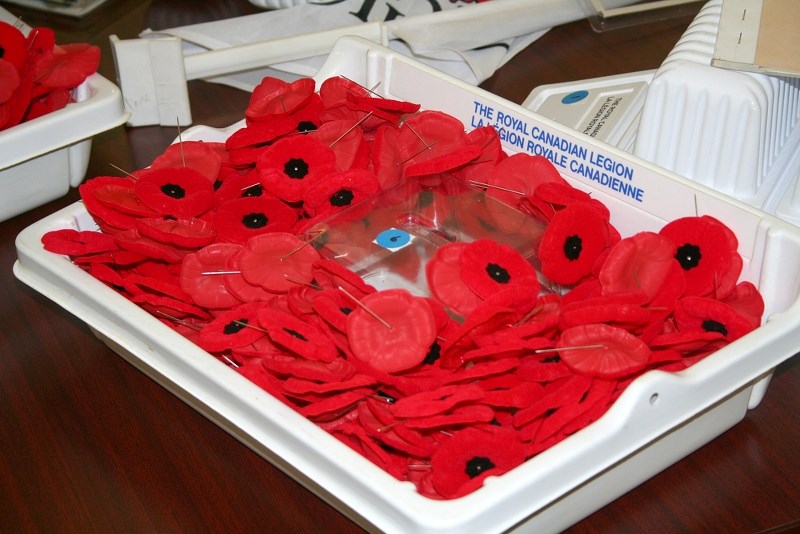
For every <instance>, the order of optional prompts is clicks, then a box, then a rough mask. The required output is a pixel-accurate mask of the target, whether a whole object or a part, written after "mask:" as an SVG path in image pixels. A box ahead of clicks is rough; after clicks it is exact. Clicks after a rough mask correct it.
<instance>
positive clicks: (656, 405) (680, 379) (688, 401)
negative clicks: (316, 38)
mask: <svg viewBox="0 0 800 534" xmlns="http://www.w3.org/2000/svg"><path fill="white" fill-rule="evenodd" d="M336 75H342V76H346V77H348V78H350V79H352V80H355V81H357V82H358V83H361V84H362V85H364V86H366V87H377V89H376V90H377V91H378V92H380V93H381V94H382V95H383V96H386V97H388V98H394V99H401V100H409V101H415V102H419V103H421V104H422V106H423V107H424V108H428V109H438V110H442V111H445V112H447V113H450V114H452V115H454V116H456V117H458V118H459V119H461V120H462V121H463V122H464V124H465V125H467V126H468V127H475V126H477V125H478V124H480V123H483V124H498V127H501V128H503V136H504V137H505V138H506V140H507V141H506V144H505V148H506V150H508V151H509V152H518V151H520V150H528V151H530V152H532V153H543V154H545V155H547V156H548V157H550V158H551V159H552V160H553V161H554V162H555V163H556V165H557V166H558V167H559V168H560V170H561V171H562V173H563V175H564V176H565V177H566V178H567V179H569V180H570V181H571V182H572V183H574V184H575V185H576V186H577V187H580V188H582V189H585V190H588V191H590V192H591V194H592V196H593V197H595V198H598V199H600V200H602V201H603V202H604V203H606V205H607V206H609V208H610V209H611V211H612V214H613V215H612V222H613V223H614V224H615V225H616V226H617V228H618V229H619V230H620V231H621V232H622V234H623V235H630V234H632V233H634V232H636V231H641V230H658V229H659V228H660V227H661V226H663V225H664V224H665V223H666V222H667V221H670V220H673V219H675V218H678V217H681V216H690V215H695V214H696V213H697V214H709V215H713V216H714V217H716V218H718V219H720V220H721V221H723V222H724V223H726V224H727V225H729V226H730V227H731V228H732V229H733V231H734V232H735V233H736V235H737V236H738V239H739V244H740V247H739V252H740V254H741V255H742V256H743V258H744V269H743V278H744V279H746V280H750V281H752V282H753V283H755V284H756V285H757V286H758V287H759V289H760V291H761V293H762V295H763V297H764V300H765V303H766V311H765V318H766V319H767V320H766V322H765V324H764V325H763V326H762V327H760V328H758V329H757V330H755V331H754V332H752V333H750V334H748V335H747V336H745V337H743V338H740V339H739V340H737V341H736V342H734V343H732V344H730V345H728V346H727V347H725V348H723V349H721V350H719V351H717V352H716V353H714V354H713V355H711V356H709V357H708V358H706V359H705V360H703V361H701V362H699V363H697V364H696V365H694V366H693V367H691V368H689V369H687V370H685V371H682V372H680V373H665V372H660V371H651V372H648V373H646V374H644V375H643V376H641V377H640V378H638V379H637V380H636V381H634V382H633V383H632V384H631V385H630V386H629V387H628V388H627V390H626V391H625V392H624V394H623V395H622V396H621V397H620V398H619V400H618V401H617V402H616V403H615V405H614V406H613V407H612V408H611V409H610V410H609V411H608V412H607V413H606V415H604V416H603V417H602V418H601V419H600V420H599V421H597V422H595V423H594V424H592V425H590V426H588V427H586V428H585V429H583V430H581V431H579V432H578V433H576V434H574V435H573V436H571V437H570V438H568V439H566V440H564V441H562V442H561V443H559V444H558V445H556V446H554V447H552V448H550V449H548V450H546V451H545V452H543V453H541V454H540V455H538V456H536V457H534V458H532V459H531V460H529V461H528V462H526V463H525V464H523V465H522V466H520V467H518V468H516V469H514V470H512V471H511V472H509V473H506V474H505V475H503V476H501V477H498V478H489V479H487V480H486V483H485V486H484V487H483V488H481V489H479V490H477V491H476V492H474V493H472V494H470V495H468V496H466V497H463V498H460V499H456V500H450V501H437V500H431V499H428V498H426V497H423V496H421V495H419V494H418V493H417V492H416V490H415V488H414V487H413V486H412V485H411V484H410V483H403V482H398V481H397V480H396V479H394V478H393V477H391V476H390V475H389V474H387V473H385V472H383V471H382V470H380V469H379V468H377V467H376V466H374V465H373V464H371V463H370V462H369V461H368V460H366V459H365V458H363V457H362V456H360V455H359V454H357V453H356V452H354V451H353V450H351V449H350V448H348V447H347V446H346V445H344V444H342V443H340V442H339V441H337V440H336V439H335V438H333V437H332V436H330V435H328V434H327V433H326V432H325V431H323V430H321V429H320V428H318V427H317V426H316V425H314V424H313V423H311V422H310V421H308V420H306V419H305V418H303V417H301V416H300V415H298V414H297V413H296V412H294V411H293V410H292V409H290V408H289V407H287V406H285V405H284V404H282V403H281V402H280V401H278V400H277V399H275V398H274V397H272V396H270V395H269V394H267V393H266V392H265V391H264V390H262V389H260V388H259V387H257V386H255V385H254V384H252V383H251V382H249V381H248V380H246V379H245V378H243V377H242V376H240V375H239V374H237V373H236V372H235V371H234V370H232V369H230V368H228V367H226V366H225V365H224V364H223V363H221V362H220V361H218V360H216V359H215V358H213V357H211V356H210V355H208V354H207V353H205V352H204V351H203V350H201V349H200V348H199V347H197V346H196V345H194V344H193V343H191V342H190V341H188V340H187V339H186V338H184V337H182V336H180V335H179V334H177V333H175V332H174V331H172V330H171V329H170V328H168V327H166V326H164V325H163V324H162V323H161V322H160V321H159V320H158V319H156V318H155V317H152V316H151V315H149V314H148V313H147V312H145V311H144V310H142V309H140V308H139V307H137V306H136V305H135V304H133V303H131V302H129V301H128V300H126V299H125V298H124V297H122V296H120V295H118V294H117V293H115V292H114V291H113V290H111V289H109V288H107V287H106V286H104V285H103V284H102V283H101V282H100V281H98V280H96V279H94V278H93V277H91V276H90V275H89V274H87V273H85V272H84V271H82V270H81V269H80V268H78V267H76V266H75V265H73V264H72V263H71V262H70V261H69V260H68V259H67V258H65V257H61V256H54V255H53V254H51V253H48V252H46V251H44V250H43V248H42V245H41V241H40V240H41V237H42V235H43V234H45V233H46V232H48V231H50V230H54V229H58V228H75V229H80V230H83V229H92V228H95V226H94V223H93V221H92V220H91V218H90V217H89V215H88V213H87V212H86V210H85V209H84V207H83V206H82V205H81V204H80V203H76V204H73V205H72V206H69V207H67V208H65V209H63V210H61V211H59V212H57V213H55V214H53V215H52V216H50V217H47V218H45V219H43V220H41V221H39V222H38V223H36V224H34V225H32V226H31V227H29V228H28V229H26V230H25V231H24V232H22V233H21V234H20V236H19V237H18V240H17V251H18V256H19V258H18V261H17V263H16V264H15V273H16V275H17V277H18V278H19V279H20V280H22V281H23V282H25V283H26V284H29V285H30V286H32V287H33V288H35V289H36V290H38V291H40V292H41V293H42V294H44V295H46V296H47V297H48V298H50V299H52V300H53V301H55V302H56V303H58V304H59V305H61V306H63V307H64V308H65V309H66V310H67V311H69V312H71V313H73V314H75V315H76V316H77V317H79V318H80V319H81V320H83V321H85V322H86V323H87V324H88V325H89V326H90V327H91V328H92V329H93V330H94V331H95V332H96V333H97V334H98V336H99V337H100V338H102V339H103V340H104V341H105V342H107V343H108V345H109V346H111V347H112V348H113V349H114V350H115V351H117V352H118V353H119V354H120V355H122V356H123V357H125V358H126V359H127V360H129V361H130V362H131V363H133V364H134V365H135V366H137V367H139V368H140V369H142V370H143V371H144V372H145V373H147V374H148V375H150V376H151V377H152V378H153V379H154V380H156V381H158V382H159V383H161V384H162V385H163V386H164V387H166V388H168V389H169V390H171V391H172V392H174V393H175V395H177V396H178V397H180V398H181V399H183V400H184V401H186V402H187V403H189V404H190V405H191V406H193V407H195V408H196V409H197V410H198V411H200V412H201V413H203V414H204V415H206V416H207V417H209V418H210V419H211V420H213V421H215V422H216V423H217V424H219V425H220V426H221V427H223V428H225V429H226V430H228V431H229V432H230V433H231V434H232V435H234V436H235V437H237V438H238V439H239V440H241V441H242V442H243V443H245V444H246V445H248V446H249V447H251V448H252V449H253V450H255V451H256V452H258V453H259V454H261V455H262V456H263V457H264V458H266V459H268V460H269V461H271V462H273V463H274V464H275V465H276V466H278V467H279V468H281V469H283V470H285V471H286V472H287V473H288V474H289V475H291V476H292V477H294V478H296V479H297V480H298V481H299V482H301V483H303V484H304V485H306V486H307V487H309V488H310V489H311V490H312V491H314V492H316V493H317V494H318V495H319V496H320V497H321V498H323V499H325V500H326V501H328V502H330V503H331V504H332V505H333V506H335V507H336V508H338V509H339V510H341V511H342V512H343V513H344V514H346V515H347V516H349V517H351V518H352V519H353V520H354V521H356V522H357V523H359V524H361V525H362V526H364V527H366V528H368V529H371V530H379V531H382V532H402V533H407V532H420V533H459V534H461V533H465V532H470V533H471V532H480V533H492V532H504V531H508V530H513V529H517V528H518V529H519V530H530V531H536V532H554V531H559V530H561V529H564V528H566V527H567V526H569V525H571V524H572V523H574V522H576V521H578V520H580V519H582V518H583V517H585V516H587V515H589V514H590V513H592V512H593V511H595V510H597V509H599V508H600V507H602V506H604V505H605V504H606V503H608V502H610V501H612V500H613V499H615V498H616V497H618V496H620V495H622V494H623V493H625V492H627V491H628V490H630V489H631V488H633V487H635V486H636V485H638V484H640V483H641V482H643V481H644V480H646V479H647V478H649V477H650V476H652V475H654V474H655V473H657V472H658V471H660V470H662V469H664V468H666V467H667V466H669V465H671V464H672V463H674V462H675V461H677V460H679V459H680V458H682V457H684V456H685V455H687V454H689V453H690V452H692V451H693V450H695V449H696V448H698V447H700V446H702V445H703V444H704V443H706V442H708V441H710V440H712V439H714V438H715V437H716V436H718V435H719V434H721V433H722V432H723V431H725V430H726V429H728V428H730V427H731V426H733V425H735V424H736V423H737V422H738V421H740V420H741V419H742V418H743V417H744V415H745V414H746V411H747V409H748V408H749V407H750V408H752V407H754V406H755V405H756V404H757V403H758V401H759V400H760V399H761V395H762V394H763V393H764V390H765V387H766V385H767V383H768V379H769V377H770V376H771V373H772V371H773V370H774V368H775V367H776V366H777V365H778V364H780V363H781V362H783V361H785V360H787V359H788V358H790V357H791V356H792V355H793V354H794V353H795V352H796V351H797V348H798V347H800V328H798V319H797V318H798V316H799V315H798V314H799V313H800V280H798V277H797V272H798V271H800V228H797V227H794V226H792V225H789V224H787V223H785V222H783V221H781V220H779V219H777V218H775V217H773V216H770V215H767V214H765V213H762V212H760V211H758V210H756V209H754V208H752V207H749V206H747V205H745V204H743V203H739V202H737V201H735V200H731V199H729V198H728V197H725V196H723V195H721V194H719V193H717V192H715V191H713V190H711V189H708V188H705V187H703V186H699V185H697V184H694V183H692V182H690V181H689V180H686V179H683V178H680V177H678V176H676V175H672V174H669V173H668V172H666V171H664V170H663V169H660V168H658V167H656V166H654V165H651V164H649V163H647V162H645V161H642V160H639V159H636V158H634V157H632V156H631V155H629V154H626V153H624V152H622V151H620V150H618V149H616V148H613V147H610V146H608V145H604V144H602V143H599V142H597V141H596V140H594V139H592V138H590V137H588V136H585V135H583V134H580V133H577V132H575V131H572V130H570V129H568V128H566V127H563V126H560V125H558V124H556V123H554V122H551V121H549V120H546V119H543V118H541V117H539V116H537V115H535V114H533V113H532V112H530V111H529V110H526V109H525V108H523V107H521V106H518V105H516V104H513V103H510V102H508V101H506V100H504V99H501V98H499V97H497V96H495V95H492V94H490V93H488V92H485V91H482V90H480V89H476V88H475V87H472V86H470V85H468V84H465V83H463V82H460V81H458V80H455V79H451V78H448V77H446V76H444V75H442V74H441V73H439V72H437V71H434V70H433V69H430V68H427V67H425V66H424V65H421V64H420V63H418V62H416V61H414V60H413V59H410V58H408V57H406V56H402V55H400V54H397V53H394V52H391V51H390V50H388V49H386V48H382V47H379V46H377V45H375V44H373V43H371V42H368V41H364V40H359V39H355V38H345V39H342V40H340V41H339V42H338V43H337V45H336V46H335V48H334V49H333V51H332V53H331V54H330V57H329V59H328V61H327V63H326V65H325V66H324V67H323V69H322V70H321V72H320V73H319V74H318V76H317V78H318V79H319V80H322V79H324V78H328V77H330V76H336ZM378 82H380V83H378ZM235 128H236V126H233V127H231V128H228V129H226V130H216V129H211V128H206V127H196V128H193V129H190V130H187V131H186V132H184V134H183V139H208V140H220V139H224V138H225V137H226V136H227V135H228V134H229V133H230V132H232V131H233V130H234V129H235ZM518 143H521V148H520V145H519V144H518ZM603 162H605V163H603ZM589 171H591V172H589ZM588 174H593V175H594V176H595V177H596V180H593V179H590V178H587V177H586V175H588ZM612 176H617V178H618V179H619V180H624V182H619V181H617V182H614V181H612V180H610V177H612ZM620 183H624V184H625V187H624V188H623V187H620ZM612 185H613V187H610V186H612Z"/></svg>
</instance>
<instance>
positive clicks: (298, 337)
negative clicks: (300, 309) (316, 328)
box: [283, 328, 308, 341]
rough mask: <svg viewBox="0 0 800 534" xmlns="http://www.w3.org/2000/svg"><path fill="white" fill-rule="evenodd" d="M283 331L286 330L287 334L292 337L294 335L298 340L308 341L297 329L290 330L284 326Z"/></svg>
mask: <svg viewBox="0 0 800 534" xmlns="http://www.w3.org/2000/svg"><path fill="white" fill-rule="evenodd" d="M283 331H284V332H286V333H287V334H289V335H290V336H292V337H296V338H297V339H299V340H300V341H308V340H307V339H306V338H305V336H304V335H303V334H301V333H300V332H298V331H297V330H292V329H291V328H284V329H283Z"/></svg>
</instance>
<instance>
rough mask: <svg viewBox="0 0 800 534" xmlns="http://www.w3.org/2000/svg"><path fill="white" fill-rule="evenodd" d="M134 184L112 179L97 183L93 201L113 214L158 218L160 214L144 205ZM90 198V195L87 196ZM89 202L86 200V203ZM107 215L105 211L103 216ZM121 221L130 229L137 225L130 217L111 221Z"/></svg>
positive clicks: (92, 191)
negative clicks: (137, 194)
mask: <svg viewBox="0 0 800 534" xmlns="http://www.w3.org/2000/svg"><path fill="white" fill-rule="evenodd" d="M134 183H135V182H133V181H132V180H128V179H126V178H116V179H115V178H110V179H109V180H108V182H107V183H105V184H100V183H99V182H97V183H96V184H93V185H97V187H93V188H92V189H91V198H90V199H89V202H91V201H97V202H98V203H100V204H101V205H102V206H103V207H104V208H107V209H108V210H112V212H115V215H116V213H120V214H125V215H130V216H132V217H134V218H138V217H158V216H159V213H158V212H157V211H155V210H154V209H152V208H150V206H148V205H146V204H144V203H143V202H142V201H141V200H139V197H137V196H136V191H135V190H134ZM87 196H88V195H87ZM86 201H87V200H86V199H84V202H86ZM105 213H107V212H106V211H105V210H104V211H103V212H102V213H101V216H104V214H105ZM117 219H118V220H119V222H120V223H124V224H126V225H127V226H126V228H129V227H131V226H133V225H134V224H135V222H136V221H135V219H132V218H130V217H117V216H115V217H112V218H111V220H117Z"/></svg>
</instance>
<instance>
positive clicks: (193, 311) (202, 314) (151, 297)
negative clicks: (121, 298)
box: [130, 291, 208, 320]
mask: <svg viewBox="0 0 800 534" xmlns="http://www.w3.org/2000/svg"><path fill="white" fill-rule="evenodd" d="M130 300H131V302H133V303H134V304H138V305H139V306H141V307H142V308H143V309H144V310H146V311H147V312H149V313H150V314H152V315H155V316H156V317H174V318H178V319H184V318H186V317H194V318H197V319H203V320H207V319H208V312H207V311H206V310H204V309H203V308H200V307H198V306H195V305H194V304H191V303H189V302H185V301H183V300H180V299H174V298H172V297H169V296H167V295H157V294H155V293H150V292H148V291H144V292H142V293H137V294H135V295H131V296H130Z"/></svg>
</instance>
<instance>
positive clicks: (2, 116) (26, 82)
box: [0, 69, 34, 128]
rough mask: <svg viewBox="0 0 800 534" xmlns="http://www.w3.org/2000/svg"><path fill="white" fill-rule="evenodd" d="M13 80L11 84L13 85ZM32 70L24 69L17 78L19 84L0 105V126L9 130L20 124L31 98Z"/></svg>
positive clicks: (32, 86) (32, 87)
mask: <svg viewBox="0 0 800 534" xmlns="http://www.w3.org/2000/svg"><path fill="white" fill-rule="evenodd" d="M14 81H15V80H14V79H12V80H11V83H14ZM33 89H34V79H33V70H32V69H24V70H23V71H22V72H21V73H20V76H19V83H18V85H17V86H16V89H15V90H14V91H13V93H12V94H11V96H10V97H8V99H7V100H6V101H5V102H3V103H2V104H0V125H2V128H11V127H13V126H16V125H17V124H19V123H20V122H22V120H23V118H24V116H25V111H26V110H27V109H28V104H29V103H30V101H31V98H32V96H33Z"/></svg>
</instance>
